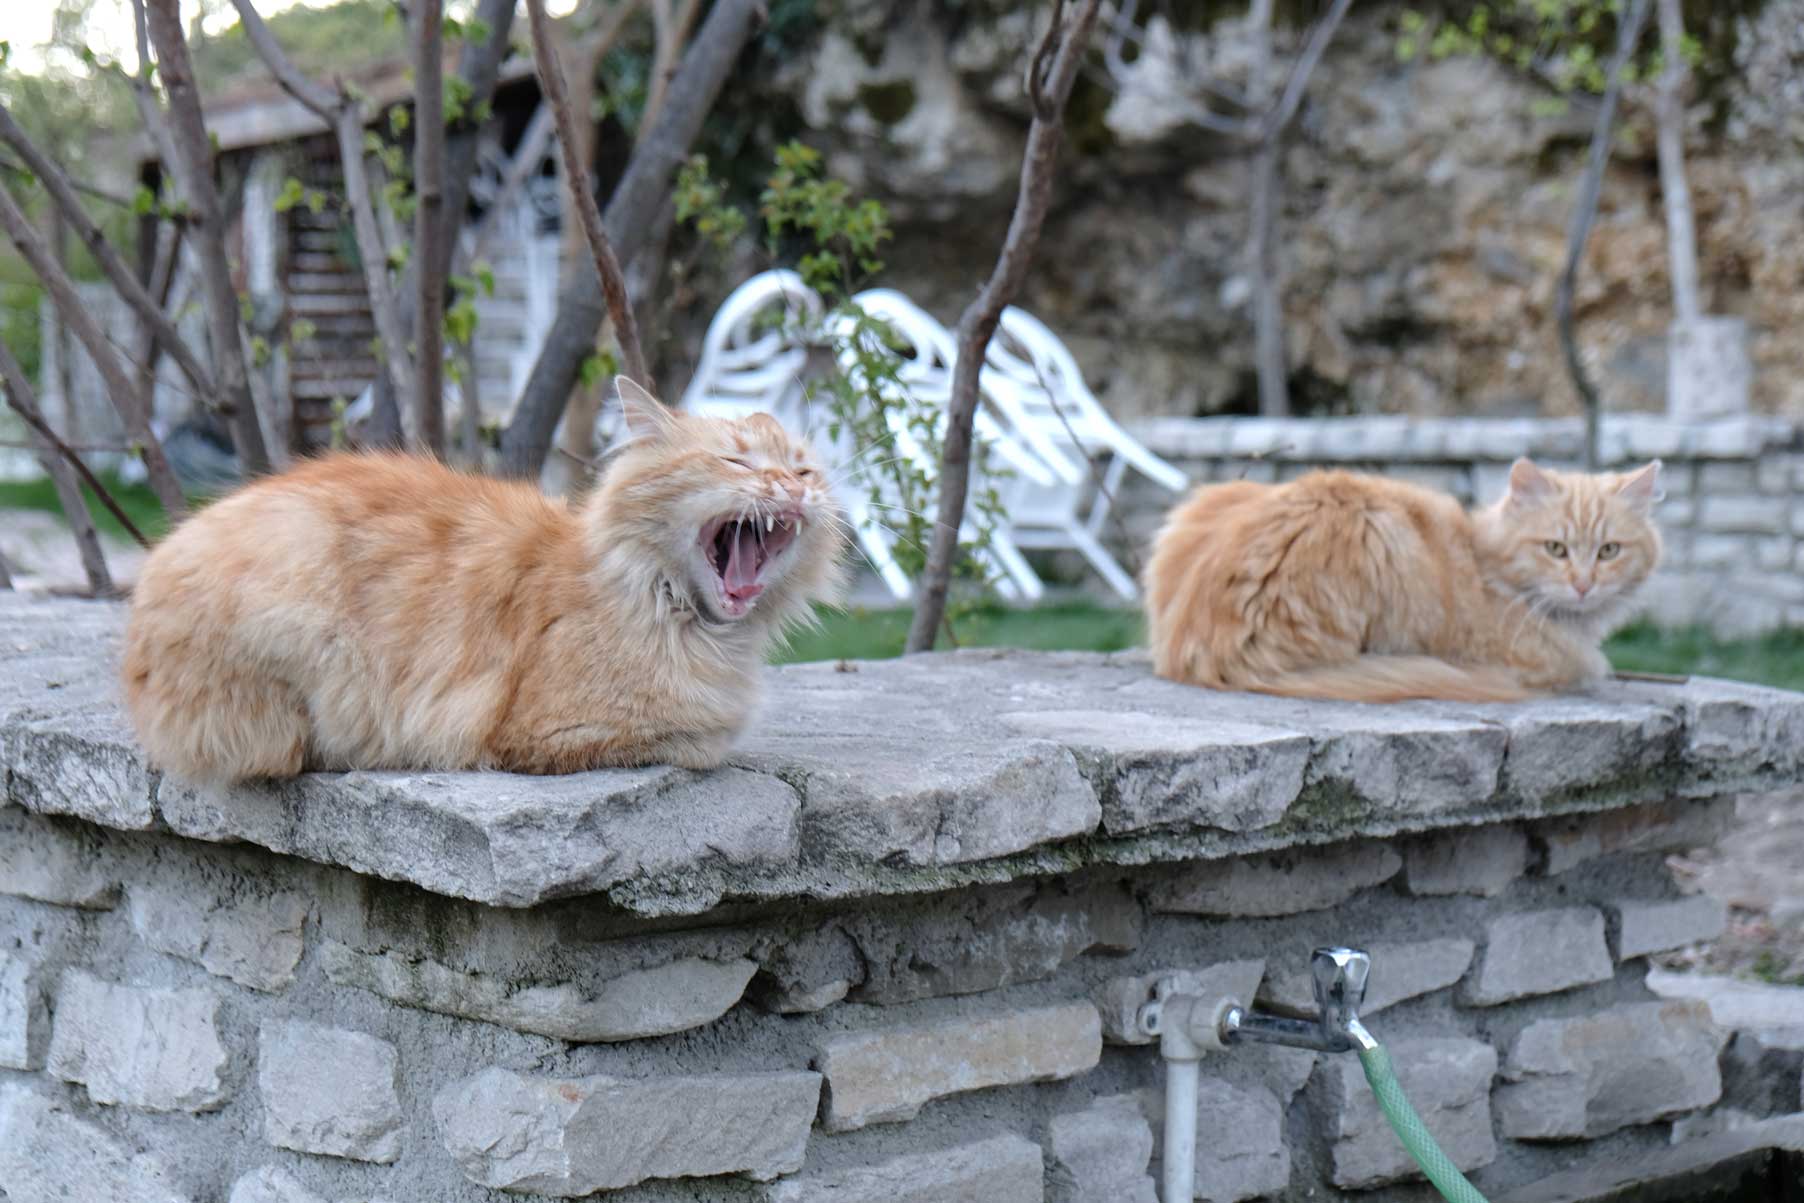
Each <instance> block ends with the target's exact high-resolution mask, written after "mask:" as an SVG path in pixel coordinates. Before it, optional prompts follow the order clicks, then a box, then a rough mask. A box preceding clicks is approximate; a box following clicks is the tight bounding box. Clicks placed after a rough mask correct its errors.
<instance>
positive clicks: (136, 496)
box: [0, 472, 169, 542]
mask: <svg viewBox="0 0 1804 1203" xmlns="http://www.w3.org/2000/svg"><path fill="white" fill-rule="evenodd" d="M95 475H97V476H99V477H100V480H101V483H102V484H104V485H106V490H107V492H108V493H110V494H112V496H113V500H114V501H117V502H118V503H119V508H120V509H122V510H124V511H125V514H126V517H128V518H130V519H131V520H132V523H133V525H135V526H136V527H137V528H138V529H139V530H141V531H143V532H144V537H145V538H147V539H150V540H152V541H153V542H154V541H155V540H156V539H157V537H158V536H160V535H162V534H163V533H164V532H165V531H167V530H168V529H169V516H168V515H167V514H165V513H164V512H163V506H162V503H161V502H159V501H158V500H157V495H156V494H155V493H152V492H151V491H150V486H149V485H146V484H135V485H128V484H125V483H123V482H121V481H120V479H119V478H118V477H117V476H115V475H113V474H112V473H111V472H97V473H95ZM82 493H83V494H84V495H85V496H86V497H87V498H88V511H89V512H90V513H91V514H93V515H94V525H95V526H96V527H98V528H99V529H100V532H101V533H102V534H104V535H111V536H113V537H114V538H118V539H126V538H129V537H130V536H128V535H127V534H126V533H125V528H124V527H122V526H120V525H119V520H118V519H117V518H115V517H113V515H112V511H110V510H108V509H107V508H106V507H105V506H103V505H101V504H100V502H99V501H98V500H97V499H96V498H95V497H94V495H93V494H92V493H91V492H89V490H88V487H87V486H86V485H83V486H82ZM0 510H45V511H47V512H49V513H52V514H59V515H60V514H61V513H62V512H63V507H62V506H60V505H58V504H57V501H56V488H55V486H53V485H52V484H51V483H50V478H49V477H38V478H37V479H35V480H21V481H11V480H8V481H0Z"/></svg>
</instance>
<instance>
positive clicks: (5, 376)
mask: <svg viewBox="0 0 1804 1203" xmlns="http://www.w3.org/2000/svg"><path fill="white" fill-rule="evenodd" d="M0 382H4V384H5V385H6V403H7V405H8V406H10V407H11V408H12V411H13V412H14V413H16V414H18V415H19V417H20V418H22V419H23V420H24V422H25V424H26V425H27V426H29V427H31V429H32V430H33V431H35V432H36V433H37V436H38V437H39V438H41V439H43V440H44V443H45V444H46V445H47V446H48V447H49V448H50V449H51V450H52V451H54V452H55V453H56V455H57V456H60V457H61V458H62V459H63V460H64V461H65V462H66V463H67V464H68V465H69V467H71V468H73V469H75V471H76V473H77V475H79V476H80V477H81V478H82V480H83V481H84V482H85V483H86V484H87V486H88V488H90V489H92V490H93V491H94V496H96V497H98V498H99V499H100V504H102V505H104V506H106V508H107V509H108V510H109V511H110V512H111V513H112V515H113V517H115V518H117V519H118V520H119V525H120V526H122V527H124V528H125V532H126V533H127V534H129V535H130V536H131V537H132V538H134V539H136V540H137V541H138V544H139V546H141V547H149V546H150V540H149V539H146V538H145V537H144V532H143V531H140V530H139V529H138V527H137V524H136V523H134V522H133V521H132V520H131V519H130V518H129V517H127V516H126V513H125V511H124V510H123V509H121V508H120V507H119V503H118V502H117V501H116V500H114V499H113V495H112V493H110V492H108V491H107V487H106V486H105V485H104V484H102V483H101V482H100V478H99V477H98V476H95V475H94V473H93V472H91V471H89V470H88V465H86V464H85V463H83V462H82V459H81V456H79V455H77V454H76V453H75V449H74V448H73V447H71V446H69V444H67V443H65V442H63V440H62V438H61V436H59V435H58V434H57V433H56V431H55V430H52V429H51V427H50V424H49V423H48V422H46V421H44V415H43V414H42V413H41V412H40V411H39V410H38V405H37V399H36V397H35V396H34V395H33V394H32V391H31V381H30V380H29V379H27V378H26V375H25V369H24V368H22V367H20V366H19V361H18V359H16V358H15V357H14V356H13V353H12V348H11V347H8V346H7V345H6V344H5V343H0ZM45 467H46V469H47V470H49V471H50V474H51V480H52V482H53V483H54V482H55V480H56V476H57V473H56V471H55V469H54V467H53V466H52V465H50V464H46V465H45ZM58 493H59V496H61V498H62V501H63V510H64V515H65V516H66V517H67V518H68V519H69V525H70V526H71V527H72V528H74V529H76V530H77V531H79V530H80V521H81V519H78V518H77V516H76V515H75V514H74V513H73V512H71V511H70V500H71V499H70V497H68V496H67V495H64V493H65V491H64V490H62V489H59V490H58ZM79 499H80V494H79V493H77V494H75V500H76V502H77V504H76V509H78V510H80V511H81V517H82V518H84V519H85V518H86V516H87V510H86V507H85V506H82V505H80V504H79ZM91 525H92V524H91V523H90V527H91ZM78 541H79V540H78ZM96 553H98V544H96ZM83 558H84V560H85V559H86V558H87V556H86V554H85V553H84V556H83ZM101 567H102V571H103V572H104V570H105V562H104V560H103V561H102V563H101ZM89 576H90V578H92V576H93V573H92V572H90V573H89ZM89 583H90V584H93V585H94V589H95V591H96V592H111V591H112V580H111V577H110V575H109V576H108V578H107V580H106V583H105V585H104V586H102V585H100V584H96V583H95V582H94V581H93V580H92V579H90V581H89Z"/></svg>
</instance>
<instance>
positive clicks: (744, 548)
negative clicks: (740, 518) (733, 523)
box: [720, 522, 764, 601]
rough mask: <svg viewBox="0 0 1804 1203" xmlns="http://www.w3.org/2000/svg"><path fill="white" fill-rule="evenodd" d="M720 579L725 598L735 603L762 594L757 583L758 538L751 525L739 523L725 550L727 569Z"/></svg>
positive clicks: (762, 588) (761, 587) (762, 589)
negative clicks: (735, 534)
mask: <svg viewBox="0 0 1804 1203" xmlns="http://www.w3.org/2000/svg"><path fill="white" fill-rule="evenodd" d="M720 579H721V584H723V585H725V586H726V590H727V596H728V597H730V598H732V599H734V600H735V601H750V600H752V599H753V598H754V597H757V596H758V595H759V594H760V593H763V592H764V586H763V585H760V584H759V583H758V536H757V535H756V534H754V533H753V532H752V524H751V523H749V522H742V523H740V525H739V534H738V535H737V536H736V537H735V538H734V539H733V542H732V544H731V546H729V547H728V548H727V567H726V571H725V572H722V573H721V574H720Z"/></svg>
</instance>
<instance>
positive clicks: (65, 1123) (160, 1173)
mask: <svg viewBox="0 0 1804 1203" xmlns="http://www.w3.org/2000/svg"><path fill="white" fill-rule="evenodd" d="M0 1196H3V1197H5V1198H7V1199H9V1200H10V1201H11V1203H115V1201H117V1203H128V1201H129V1203H193V1200H192V1199H191V1198H190V1197H189V1196H188V1195H186V1194H185V1193H183V1192H182V1191H181V1190H180V1189H179V1188H177V1186H176V1185H175V1180H174V1178H173V1176H172V1175H171V1174H170V1173H169V1172H168V1169H167V1168H166V1167H165V1166H164V1164H163V1163H162V1161H161V1160H159V1159H158V1158H157V1157H155V1156H153V1155H151V1154H148V1153H139V1154H134V1153H133V1152H132V1151H131V1150H130V1149H128V1148H127V1147H126V1146H125V1145H123V1144H121V1143H120V1142H119V1141H118V1140H115V1139H114V1138H113V1137H112V1136H111V1135H109V1134H108V1133H107V1132H105V1131H103V1130H102V1129H101V1128H99V1127H96V1126H95V1125H93V1124H91V1123H89V1122H87V1121H86V1120H83V1119H78V1118H77V1117H76V1116H74V1115H73V1114H71V1113H70V1111H69V1106H68V1104H67V1103H65V1102H63V1101H62V1100H60V1099H52V1098H49V1097H47V1096H45V1095H42V1094H39V1093H38V1092H37V1091H35V1090H32V1089H31V1088H30V1087H27V1086H20V1085H15V1084H12V1083H5V1084H0Z"/></svg>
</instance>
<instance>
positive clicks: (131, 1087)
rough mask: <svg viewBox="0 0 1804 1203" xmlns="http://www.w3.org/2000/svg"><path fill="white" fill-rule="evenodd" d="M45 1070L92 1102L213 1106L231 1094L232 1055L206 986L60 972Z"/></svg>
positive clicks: (154, 1107) (156, 1107)
mask: <svg viewBox="0 0 1804 1203" xmlns="http://www.w3.org/2000/svg"><path fill="white" fill-rule="evenodd" d="M55 1016H56V1022H55V1026H54V1028H53V1029H52V1032H51V1037H50V1052H49V1055H48V1057H47V1058H46V1068H47V1069H48V1071H49V1072H50V1073H51V1074H53V1075H55V1076H56V1077H59V1078H61V1079H63V1080H64V1081H65V1082H77V1083H80V1084H82V1085H84V1086H86V1087H87V1088H88V1097H89V1098H91V1099H93V1100H94V1101H95V1102H97V1103H119V1104H123V1105H125V1106H127V1107H138V1108H142V1109H143V1110H146V1111H211V1110H212V1109H214V1108H216V1107H219V1106H221V1105H223V1104H224V1103H225V1102H226V1100H227V1099H228V1098H229V1097H230V1096H231V1085H230V1083H229V1082H228V1080H227V1076H226V1071H227V1068H228V1065H229V1062H230V1057H229V1056H228V1055H227V1052H226V1047H225V1045H224V1044H223V1043H222V1042H221V1040H220V1036H219V1027H218V1021H219V998H218V996H217V995H215V994H214V993H213V992H212V991H210V990H161V989H155V988H150V987H138V986H121V985H115V984H114V983H112V982H104V981H101V980H100V979H99V978H97V977H94V976H92V975H91V974H87V973H83V972H81V971H80V970H73V969H72V970H69V971H67V972H65V973H64V974H63V975H62V981H61V983H60V984H59V986H58V988H57V991H56V1004H55Z"/></svg>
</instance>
